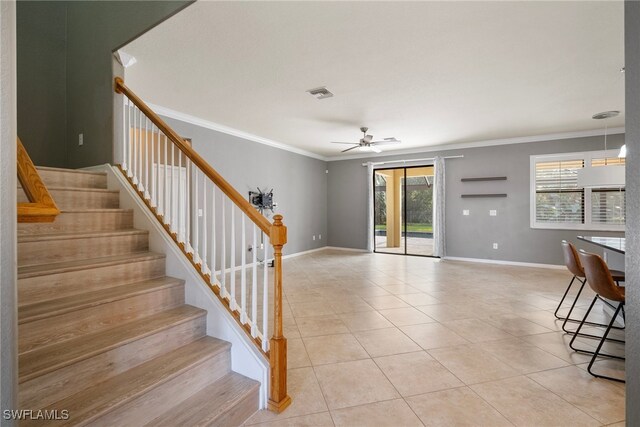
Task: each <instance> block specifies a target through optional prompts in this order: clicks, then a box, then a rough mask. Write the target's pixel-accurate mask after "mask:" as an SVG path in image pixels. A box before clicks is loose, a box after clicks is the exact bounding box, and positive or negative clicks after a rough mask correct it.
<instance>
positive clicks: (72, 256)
mask: <svg viewBox="0 0 640 427" xmlns="http://www.w3.org/2000/svg"><path fill="white" fill-rule="evenodd" d="M148 247H149V235H148V233H136V234H125V235H116V236H103V237H99V236H96V237H83V238H77V239H65V238H62V239H56V240H36V241H30V242H19V243H18V265H37V264H46V263H51V262H61V261H70V260H78V259H89V258H98V257H104V256H111V255H123V254H128V253H133V252H141V251H144V250H147V249H148Z"/></svg>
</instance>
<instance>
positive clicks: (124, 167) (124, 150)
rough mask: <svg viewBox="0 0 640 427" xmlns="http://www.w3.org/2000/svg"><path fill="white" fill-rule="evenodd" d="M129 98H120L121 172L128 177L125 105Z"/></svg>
mask: <svg viewBox="0 0 640 427" xmlns="http://www.w3.org/2000/svg"><path fill="white" fill-rule="evenodd" d="M128 101H129V98H127V97H126V96H124V95H123V96H122V170H123V171H125V173H126V174H127V175H128V174H129V173H128V172H127V171H128V168H129V158H128V157H127V155H128V153H127V150H128V145H129V144H127V116H128V114H127V108H128V107H127V104H128Z"/></svg>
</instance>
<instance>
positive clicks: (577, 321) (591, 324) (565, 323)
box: [554, 276, 624, 339]
mask: <svg viewBox="0 0 640 427" xmlns="http://www.w3.org/2000/svg"><path fill="white" fill-rule="evenodd" d="M573 277H574V279H575V278H577V277H576V276H573ZM578 282H580V289H578V293H576V296H575V298H574V300H573V304H571V308H569V312H568V313H567V317H559V316H558V315H557V312H558V309H559V308H560V305H559V306H558V308H557V309H556V312H555V313H554V314H555V315H556V318H558V319H560V320H563V319H564V322H563V323H562V330H563V331H565V332H566V333H568V334H572V333H574V331H570V330H569V329H567V322H574V323H580V319H572V318H571V313H573V309H574V308H575V306H576V303H577V302H578V298H580V295H582V291H583V290H584V287H585V285H586V284H587V279H584V280H580V279H578ZM571 283H573V280H572V281H571ZM569 287H571V284H569ZM568 291H569V288H567V291H566V292H565V295H564V296H563V297H562V300H561V301H560V304H562V301H564V299H565V297H566V295H567V292H568ZM584 323H585V325H589V326H600V327H602V328H606V327H607V325H606V324H602V323H597V322H584ZM613 329H624V328H621V327H618V326H614V327H613ZM581 336H585V337H590V338H598V339H599V338H600V337H599V336H597V335H589V334H582V335H581Z"/></svg>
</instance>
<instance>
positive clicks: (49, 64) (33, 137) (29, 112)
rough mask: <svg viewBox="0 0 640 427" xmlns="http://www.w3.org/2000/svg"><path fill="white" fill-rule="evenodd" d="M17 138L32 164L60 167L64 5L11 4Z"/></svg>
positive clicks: (62, 157)
mask: <svg viewBox="0 0 640 427" xmlns="http://www.w3.org/2000/svg"><path fill="white" fill-rule="evenodd" d="M17 31H18V34H17V40H18V70H19V73H18V136H20V138H21V139H22V142H23V143H24V145H25V147H26V148H27V151H28V152H29V155H30V156H31V158H32V160H33V161H34V162H35V164H37V165H47V166H58V167H63V166H65V165H66V155H65V139H66V137H67V133H66V132H67V119H66V92H67V84H66V81H67V76H66V66H67V64H66V61H67V55H66V39H67V6H66V3H65V2H53V1H47V2H39V1H36V2H27V1H20V2H18V4H17Z"/></svg>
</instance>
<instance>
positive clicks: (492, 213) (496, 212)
mask: <svg viewBox="0 0 640 427" xmlns="http://www.w3.org/2000/svg"><path fill="white" fill-rule="evenodd" d="M497 215H498V211H497V210H495V209H491V210H490V211H489V216H497Z"/></svg>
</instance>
